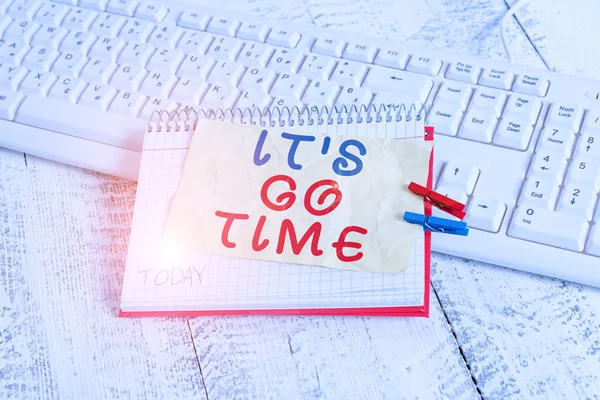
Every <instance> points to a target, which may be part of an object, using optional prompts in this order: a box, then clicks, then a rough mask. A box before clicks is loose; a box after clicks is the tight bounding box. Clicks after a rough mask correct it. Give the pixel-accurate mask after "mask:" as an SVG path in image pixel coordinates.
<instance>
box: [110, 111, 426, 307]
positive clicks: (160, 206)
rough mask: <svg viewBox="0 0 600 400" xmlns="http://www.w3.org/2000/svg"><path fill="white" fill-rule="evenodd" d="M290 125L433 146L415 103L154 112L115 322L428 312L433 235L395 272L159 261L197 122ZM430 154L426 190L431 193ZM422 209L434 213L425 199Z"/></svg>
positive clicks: (421, 238)
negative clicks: (128, 319) (127, 319)
mask: <svg viewBox="0 0 600 400" xmlns="http://www.w3.org/2000/svg"><path fill="white" fill-rule="evenodd" d="M202 118H209V119H220V120H224V121H228V122H235V123H240V124H254V125H262V126H277V125H279V126H281V127H285V126H290V127H294V129H296V130H298V129H301V130H302V131H305V132H307V133H312V132H315V133H316V132H318V133H326V134H331V135H347V136H373V137H384V138H396V139H399V140H433V128H432V127H428V126H427V127H426V126H425V115H424V111H423V110H417V109H416V108H415V107H414V106H412V105H411V106H409V107H406V106H405V105H400V106H381V107H377V108H376V107H373V106H371V107H369V108H366V107H360V108H356V107H351V108H345V107H344V108H341V109H337V108H334V109H331V110H330V109H327V108H320V109H315V108H303V109H298V108H294V109H291V110H290V109H287V108H286V109H282V110H279V109H276V108H275V109H270V110H267V109H265V110H248V109H245V110H239V109H234V110H230V109H228V110H190V109H186V110H185V111H182V112H171V113H167V112H160V113H155V114H153V119H152V120H151V121H150V122H149V124H148V129H147V131H146V132H145V137H144V145H143V150H142V156H141V165H140V173H139V177H138V187H137V194H136V202H135V208H134V215H133V222H132V228H131V234H130V240H129V249H128V256H127V263H126V269H125V275H124V282H123V289H122V297H121V304H120V312H119V316H120V317H143V316H200V315H234V314H245V315H247V314H270V315H274V314H277V315H282V314H286V315H381V316H384V315H394V316H421V317H427V316H428V315H429V274H430V265H429V263H430V240H431V237H430V235H431V233H430V232H428V231H419V232H418V234H417V235H416V237H415V239H414V247H413V250H412V254H411V256H410V263H409V266H408V268H407V269H406V270H405V271H404V272H402V273H400V274H385V273H371V272H360V271H349V270H338V269H332V268H326V267H321V266H312V265H300V264H286V263H279V262H271V261H264V260H253V259H241V258H233V257H224V256H216V255H213V254H202V253H194V252H186V253H185V254H161V255H157V253H156V248H157V245H158V242H159V240H160V238H161V236H162V234H163V232H164V227H165V223H166V220H167V217H168V214H169V206H170V202H171V200H172V199H173V197H174V195H175V193H176V192H177V189H178V185H179V182H180V180H181V176H182V173H183V169H184V165H185V160H186V155H187V152H188V150H189V146H190V142H191V139H192V137H193V134H194V129H195V126H196V122H197V121H198V120H199V119H202ZM432 166H433V151H432V153H431V158H430V160H429V171H428V179H427V186H428V188H429V189H431V185H432V179H433V177H432V170H433V168H432ZM422 213H423V214H425V215H431V206H430V205H429V203H425V202H423V209H422Z"/></svg>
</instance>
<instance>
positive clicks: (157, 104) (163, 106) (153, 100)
mask: <svg viewBox="0 0 600 400" xmlns="http://www.w3.org/2000/svg"><path fill="white" fill-rule="evenodd" d="M178 109H179V104H177V102H175V101H173V100H171V99H164V98H160V97H150V98H149V99H148V101H147V102H146V105H144V108H142V111H141V113H140V119H142V120H143V121H147V120H149V119H150V118H151V117H152V113H154V111H167V112H171V111H177V110H178Z"/></svg>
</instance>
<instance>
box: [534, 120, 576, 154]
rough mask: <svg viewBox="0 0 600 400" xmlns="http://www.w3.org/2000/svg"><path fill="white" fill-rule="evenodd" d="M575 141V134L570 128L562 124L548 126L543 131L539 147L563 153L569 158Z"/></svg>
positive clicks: (543, 149)
mask: <svg viewBox="0 0 600 400" xmlns="http://www.w3.org/2000/svg"><path fill="white" fill-rule="evenodd" d="M573 143H575V135H574V134H573V131H571V130H570V129H569V128H565V127H561V126H546V127H545V128H544V130H543V131H542V134H541V138H540V141H539V142H538V149H540V150H542V151H551V152H556V153H559V154H562V155H563V156H564V157H565V158H569V155H570V154H571V149H572V148H573Z"/></svg>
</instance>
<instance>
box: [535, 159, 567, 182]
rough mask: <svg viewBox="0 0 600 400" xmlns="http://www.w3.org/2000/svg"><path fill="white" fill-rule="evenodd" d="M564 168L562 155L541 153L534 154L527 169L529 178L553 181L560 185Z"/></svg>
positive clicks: (565, 165) (565, 162)
mask: <svg viewBox="0 0 600 400" xmlns="http://www.w3.org/2000/svg"><path fill="white" fill-rule="evenodd" d="M566 168H567V160H566V159H565V156H564V154H561V153H555V152H551V151H542V152H538V153H536V154H535V157H534V158H533V162H532V163H531V168H530V169H529V177H530V178H531V177H535V178H536V179H538V178H547V179H554V180H556V183H557V184H558V185H560V184H562V180H563V175H564V173H565V169H566Z"/></svg>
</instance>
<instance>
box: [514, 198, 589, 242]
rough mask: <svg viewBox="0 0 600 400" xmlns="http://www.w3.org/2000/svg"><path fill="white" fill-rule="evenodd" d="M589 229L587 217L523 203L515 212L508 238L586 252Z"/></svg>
mask: <svg viewBox="0 0 600 400" xmlns="http://www.w3.org/2000/svg"><path fill="white" fill-rule="evenodd" d="M589 227H590V226H589V224H588V222H587V221H586V219H585V217H583V216H579V215H573V214H563V213H560V212H557V211H551V210H548V209H545V208H543V207H540V206H532V205H529V204H523V205H520V206H519V207H517V209H516V210H515V212H514V217H513V220H512V223H511V225H510V228H509V229H508V235H509V236H512V237H515V238H519V239H525V240H529V241H532V242H537V243H541V244H547V245H549V246H554V247H560V248H563V249H567V250H574V251H583V247H584V246H585V238H586V236H587V232H588V230H589Z"/></svg>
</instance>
